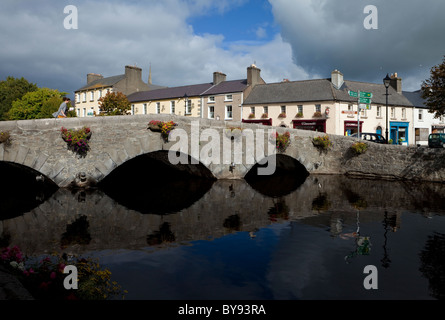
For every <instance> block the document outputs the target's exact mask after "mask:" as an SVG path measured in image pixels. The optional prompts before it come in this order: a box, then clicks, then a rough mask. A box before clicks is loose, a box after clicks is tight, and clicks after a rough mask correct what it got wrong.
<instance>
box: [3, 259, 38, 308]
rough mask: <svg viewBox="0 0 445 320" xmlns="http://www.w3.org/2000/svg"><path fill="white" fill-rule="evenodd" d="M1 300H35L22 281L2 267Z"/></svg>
mask: <svg viewBox="0 0 445 320" xmlns="http://www.w3.org/2000/svg"><path fill="white" fill-rule="evenodd" d="M0 300H34V298H33V297H32V296H31V294H30V293H29V292H28V290H26V289H25V288H24V287H23V286H22V284H21V283H20V281H19V280H18V279H17V278H16V277H14V276H13V275H12V274H10V273H8V271H7V270H6V269H4V268H3V267H2V266H0Z"/></svg>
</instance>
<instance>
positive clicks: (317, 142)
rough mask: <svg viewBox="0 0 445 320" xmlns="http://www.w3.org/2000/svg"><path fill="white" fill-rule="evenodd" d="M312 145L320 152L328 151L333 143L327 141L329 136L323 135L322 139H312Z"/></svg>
mask: <svg viewBox="0 0 445 320" xmlns="http://www.w3.org/2000/svg"><path fill="white" fill-rule="evenodd" d="M312 143H313V144H314V146H315V147H317V148H319V149H321V150H329V149H330V148H331V147H332V145H333V143H332V141H331V140H330V139H329V136H327V135H325V136H323V137H315V138H313V139H312Z"/></svg>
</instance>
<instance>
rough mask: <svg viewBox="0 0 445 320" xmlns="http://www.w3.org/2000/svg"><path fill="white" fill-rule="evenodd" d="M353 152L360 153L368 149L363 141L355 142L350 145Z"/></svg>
mask: <svg viewBox="0 0 445 320" xmlns="http://www.w3.org/2000/svg"><path fill="white" fill-rule="evenodd" d="M351 149H352V151H353V152H354V153H355V154H362V153H365V152H366V151H367V150H368V145H367V144H366V143H365V142H356V143H354V144H353V145H352V146H351Z"/></svg>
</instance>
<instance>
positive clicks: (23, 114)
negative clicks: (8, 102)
mask: <svg viewBox="0 0 445 320" xmlns="http://www.w3.org/2000/svg"><path fill="white" fill-rule="evenodd" d="M64 95H66V92H59V91H58V90H56V89H48V88H38V89H37V91H33V92H28V93H27V94H25V95H24V96H23V97H22V98H21V99H20V100H16V101H14V102H13V103H12V107H11V109H10V110H9V112H8V119H9V120H26V119H44V118H51V117H52V113H53V112H55V111H57V109H58V108H59V105H60V103H61V102H62V96H64ZM59 101H60V103H58V102H59ZM57 103H58V105H57ZM56 106H57V108H56ZM51 111H52V112H51Z"/></svg>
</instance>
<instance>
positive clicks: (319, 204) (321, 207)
mask: <svg viewBox="0 0 445 320" xmlns="http://www.w3.org/2000/svg"><path fill="white" fill-rule="evenodd" d="M330 206H331V203H330V202H329V200H328V195H327V194H326V193H319V195H318V196H317V197H316V198H315V199H314V200H312V210H314V211H318V212H319V213H320V212H324V211H327V210H329V207H330Z"/></svg>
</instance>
